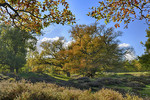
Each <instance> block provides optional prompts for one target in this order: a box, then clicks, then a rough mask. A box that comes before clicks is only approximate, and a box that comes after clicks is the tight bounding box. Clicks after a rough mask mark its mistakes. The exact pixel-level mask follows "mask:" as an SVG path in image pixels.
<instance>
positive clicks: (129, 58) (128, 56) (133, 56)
mask: <svg viewBox="0 0 150 100" xmlns="http://www.w3.org/2000/svg"><path fill="white" fill-rule="evenodd" d="M125 58H126V59H127V60H134V59H135V58H136V56H135V54H134V53H130V54H126V55H125Z"/></svg>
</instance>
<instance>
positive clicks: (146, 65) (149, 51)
mask: <svg viewBox="0 0 150 100" xmlns="http://www.w3.org/2000/svg"><path fill="white" fill-rule="evenodd" d="M146 33H147V36H146V37H148V39H147V41H146V42H145V44H143V45H144V46H145V47H146V49H145V53H144V54H143V55H142V56H140V57H139V62H140V63H141V64H142V67H143V69H145V70H150V27H149V29H147V30H146Z"/></svg>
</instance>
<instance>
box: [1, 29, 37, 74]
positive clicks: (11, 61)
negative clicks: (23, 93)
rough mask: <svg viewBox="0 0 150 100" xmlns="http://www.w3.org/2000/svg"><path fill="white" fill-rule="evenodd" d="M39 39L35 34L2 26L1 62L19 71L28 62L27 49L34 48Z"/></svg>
mask: <svg viewBox="0 0 150 100" xmlns="http://www.w3.org/2000/svg"><path fill="white" fill-rule="evenodd" d="M36 41H37V39H36V38H35V36H33V34H31V33H29V32H25V31H21V30H19V29H18V28H14V27H10V26H1V27H0V64H1V65H2V66H9V68H10V71H11V72H14V69H16V72H18V70H19V68H21V67H23V66H24V64H25V63H26V54H27V50H28V49H29V48H30V49H34V45H35V44H36Z"/></svg>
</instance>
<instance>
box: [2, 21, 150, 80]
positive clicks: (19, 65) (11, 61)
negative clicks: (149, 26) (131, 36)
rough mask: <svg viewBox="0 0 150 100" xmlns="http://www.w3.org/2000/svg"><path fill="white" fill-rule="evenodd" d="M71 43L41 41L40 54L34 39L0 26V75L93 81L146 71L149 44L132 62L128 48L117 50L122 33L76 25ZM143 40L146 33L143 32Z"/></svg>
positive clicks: (30, 34) (149, 41)
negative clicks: (30, 74)
mask: <svg viewBox="0 0 150 100" xmlns="http://www.w3.org/2000/svg"><path fill="white" fill-rule="evenodd" d="M70 33H71V37H72V42H71V43H70V44H68V45H66V44H65V42H66V41H65V39H64V38H63V37H60V38H59V39H58V40H55V41H44V42H42V43H41V44H40V47H41V48H42V49H41V50H38V48H37V47H36V42H37V39H36V37H37V35H36V34H35V33H33V32H25V31H21V30H19V29H17V28H14V27H10V26H4V25H1V26H0V44H1V45H0V70H1V72H16V73H18V72H30V71H32V72H38V73H52V74H54V73H55V74H66V75H67V76H69V77H70V75H71V74H80V75H83V76H88V77H94V76H95V75H97V74H99V73H101V72H104V71H106V72H124V71H148V70H149V69H150V67H149V66H150V60H149V58H150V57H149V56H150V54H149V48H150V47H149V46H150V45H149V43H150V40H149V38H148V40H147V41H146V43H145V44H144V43H143V45H144V46H145V47H146V49H145V53H144V54H143V55H142V56H141V57H138V58H136V59H134V60H127V59H126V57H125V55H126V54H128V53H129V54H130V53H131V52H133V48H132V47H122V48H121V47H119V43H120V41H119V39H118V37H119V36H121V34H122V32H120V31H118V32H116V31H115V30H114V28H112V27H110V28H106V27H105V26H104V25H99V24H91V25H76V26H74V27H72V29H71V30H70ZM146 33H147V37H149V35H150V30H146Z"/></svg>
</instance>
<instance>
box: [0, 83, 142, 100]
mask: <svg viewBox="0 0 150 100" xmlns="http://www.w3.org/2000/svg"><path fill="white" fill-rule="evenodd" d="M0 100H142V99H141V98H139V97H137V96H130V95H127V97H123V96H122V94H120V93H119V92H116V91H113V90H109V89H102V90H100V91H98V92H96V93H91V91H90V90H86V91H82V90H79V89H75V88H65V87H60V86H58V85H55V84H48V83H44V82H39V83H35V84H33V83H30V82H27V81H24V80H22V81H19V82H13V81H12V82H9V81H1V82H0Z"/></svg>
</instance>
